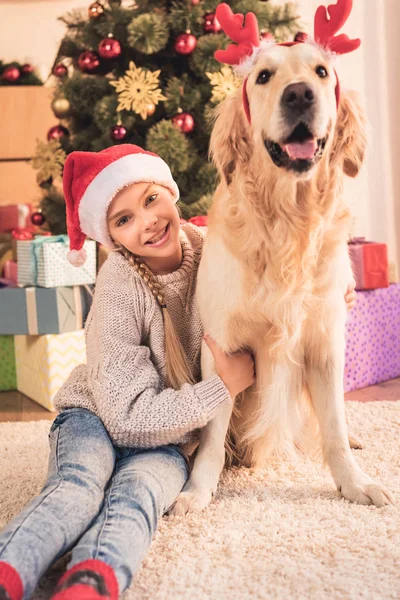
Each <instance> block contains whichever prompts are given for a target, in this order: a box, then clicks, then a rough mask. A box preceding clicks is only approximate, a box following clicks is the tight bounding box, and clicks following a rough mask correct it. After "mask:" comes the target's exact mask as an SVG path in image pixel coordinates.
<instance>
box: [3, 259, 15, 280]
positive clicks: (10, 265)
mask: <svg viewBox="0 0 400 600" xmlns="http://www.w3.org/2000/svg"><path fill="white" fill-rule="evenodd" d="M3 276H4V278H5V279H9V280H10V281H12V282H13V283H15V285H17V283H18V266H17V263H16V262H14V261H13V260H7V261H6V262H5V263H4V268H3Z"/></svg>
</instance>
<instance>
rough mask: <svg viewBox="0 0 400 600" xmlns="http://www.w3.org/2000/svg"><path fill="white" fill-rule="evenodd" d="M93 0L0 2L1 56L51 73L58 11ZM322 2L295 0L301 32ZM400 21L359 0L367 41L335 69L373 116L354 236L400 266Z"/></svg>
mask: <svg viewBox="0 0 400 600" xmlns="http://www.w3.org/2000/svg"><path fill="white" fill-rule="evenodd" d="M274 1H275V2H277V3H278V2H280V3H283V2H284V0H274ZM333 1H334V0H332V2H333ZM89 3H90V2H89V0H69V1H68V0H42V1H39V0H31V1H29V0H14V1H12V2H11V1H4V0H3V1H1V0H0V57H1V58H2V59H3V60H11V59H18V60H21V61H25V60H27V61H31V62H32V63H35V64H37V65H39V66H40V67H41V69H42V73H43V74H47V73H48V71H49V68H50V67H51V64H52V62H53V57H54V55H55V52H56V49H57V46H58V43H59V41H60V39H61V37H62V35H63V33H64V28H63V25H62V24H61V23H60V22H58V21H57V17H58V16H60V15H62V14H64V13H65V12H67V11H68V10H71V9H73V8H77V7H80V8H83V9H85V10H86V9H87V7H88V5H89ZM321 3H322V2H321V0H298V2H297V5H298V8H299V14H300V15H301V17H302V21H303V26H302V29H304V31H308V32H312V31H313V18H314V14H315V10H316V8H317V7H318V6H319V5H320V4H321ZM399 22H400V2H399V0H355V2H354V7H353V11H352V14H351V15H350V18H349V20H348V22H347V24H346V25H345V27H344V29H343V30H344V31H345V32H346V33H347V34H348V35H349V36H350V37H360V38H361V39H362V45H361V48H360V49H359V50H357V51H356V52H354V53H352V54H349V55H346V56H343V57H341V58H340V62H339V65H338V72H339V76H340V81H341V85H342V87H348V88H353V89H356V90H358V91H360V92H361V93H362V95H363V97H364V98H365V108H366V111H367V115H368V119H369V122H370V147H369V153H368V156H367V158H366V161H365V164H364V167H363V169H362V171H361V173H360V175H359V177H358V178H357V179H355V180H350V179H348V180H347V181H346V188H345V194H346V198H347V200H348V202H349V203H350V205H351V207H352V209H353V213H354V215H355V225H354V234H356V235H365V236H367V237H369V238H371V239H375V240H377V241H385V242H387V243H388V244H389V252H390V256H391V258H392V260H393V259H396V260H397V263H398V264H399V265H400V201H399V200H400V169H399V168H398V166H397V156H399V155H400V120H399V118H398V114H397V113H398V107H397V102H398V98H399V95H400V78H399V77H398V76H397V75H396V73H398V64H399V63H400V44H399V42H398V23H399Z"/></svg>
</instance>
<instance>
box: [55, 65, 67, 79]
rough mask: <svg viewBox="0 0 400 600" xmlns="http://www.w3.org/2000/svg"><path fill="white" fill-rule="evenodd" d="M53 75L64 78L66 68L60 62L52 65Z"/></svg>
mask: <svg viewBox="0 0 400 600" xmlns="http://www.w3.org/2000/svg"><path fill="white" fill-rule="evenodd" d="M53 75H55V76H56V77H58V78H59V79H64V77H66V76H67V75H68V69H67V67H66V66H65V65H63V64H62V63H58V64H57V65H55V66H54V67H53Z"/></svg>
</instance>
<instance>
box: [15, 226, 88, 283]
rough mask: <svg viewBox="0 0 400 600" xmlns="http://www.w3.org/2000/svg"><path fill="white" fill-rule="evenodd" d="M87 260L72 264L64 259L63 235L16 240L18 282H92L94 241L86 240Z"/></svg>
mask: <svg viewBox="0 0 400 600" xmlns="http://www.w3.org/2000/svg"><path fill="white" fill-rule="evenodd" d="M84 248H85V250H86V252H87V260H86V262H85V264H84V265H83V266H82V267H78V268H77V267H74V266H73V265H71V264H70V263H69V262H68V260H67V254H68V251H69V241H68V237H67V236H50V237H47V236H43V237H42V236H39V237H36V238H34V239H33V240H18V242H17V257H18V261H17V262H18V285H21V286H24V287H25V286H31V285H32V286H39V287H46V288H52V287H59V286H73V285H84V284H90V283H94V282H95V280H96V242H94V241H92V240H86V242H85V244H84Z"/></svg>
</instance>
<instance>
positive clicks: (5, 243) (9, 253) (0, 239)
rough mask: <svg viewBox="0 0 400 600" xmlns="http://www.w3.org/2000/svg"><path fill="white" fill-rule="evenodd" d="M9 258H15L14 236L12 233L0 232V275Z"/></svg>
mask: <svg viewBox="0 0 400 600" xmlns="http://www.w3.org/2000/svg"><path fill="white" fill-rule="evenodd" d="M8 260H13V248H12V236H11V233H0V277H2V275H3V270H4V264H5V263H6V262H7V261H8Z"/></svg>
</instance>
